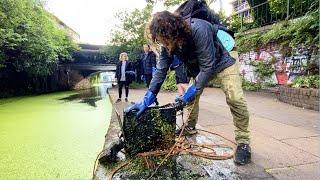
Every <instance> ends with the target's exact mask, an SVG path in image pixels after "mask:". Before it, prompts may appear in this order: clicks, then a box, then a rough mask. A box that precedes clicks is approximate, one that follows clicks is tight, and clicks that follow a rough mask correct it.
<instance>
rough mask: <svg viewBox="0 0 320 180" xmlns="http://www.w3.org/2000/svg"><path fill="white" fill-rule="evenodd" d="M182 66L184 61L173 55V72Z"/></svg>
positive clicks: (171, 66)
mask: <svg viewBox="0 0 320 180" xmlns="http://www.w3.org/2000/svg"><path fill="white" fill-rule="evenodd" d="M181 64H182V61H181V60H180V59H179V58H178V57H177V56H176V55H173V61H172V63H171V65H170V69H171V70H173V69H176V68H177V67H179V66H180V65H181Z"/></svg>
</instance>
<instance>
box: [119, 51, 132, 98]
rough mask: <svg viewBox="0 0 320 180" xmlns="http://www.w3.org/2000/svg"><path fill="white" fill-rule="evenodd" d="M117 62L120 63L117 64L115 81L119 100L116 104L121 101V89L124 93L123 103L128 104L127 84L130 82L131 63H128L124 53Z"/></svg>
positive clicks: (126, 55)
mask: <svg viewBox="0 0 320 180" xmlns="http://www.w3.org/2000/svg"><path fill="white" fill-rule="evenodd" d="M119 60H120V61H119V62H118V64H117V69H116V79H117V81H118V87H119V99H118V100H117V101H116V102H120V101H121V97H122V88H123V87H124V88H125V91H126V98H125V101H126V102H128V95H129V84H130V83H131V82H132V76H134V75H133V73H134V69H133V65H132V63H131V62H129V61H128V54H127V53H126V52H123V53H121V54H120V56H119Z"/></svg>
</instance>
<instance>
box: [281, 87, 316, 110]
mask: <svg viewBox="0 0 320 180" xmlns="http://www.w3.org/2000/svg"><path fill="white" fill-rule="evenodd" d="M278 99H279V100H280V101H282V102H285V103H288V104H292V105H294V106H297V107H302V108H306V109H312V110H316V111H319V89H304V88H290V87H286V86H280V87H279V94H278Z"/></svg>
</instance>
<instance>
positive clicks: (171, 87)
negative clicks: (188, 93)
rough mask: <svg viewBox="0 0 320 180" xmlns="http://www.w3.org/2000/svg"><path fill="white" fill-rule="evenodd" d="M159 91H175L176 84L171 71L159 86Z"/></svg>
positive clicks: (174, 74) (173, 73)
mask: <svg viewBox="0 0 320 180" xmlns="http://www.w3.org/2000/svg"><path fill="white" fill-rule="evenodd" d="M161 90H165V91H177V90H178V88H177V83H176V73H175V71H171V72H170V73H169V74H168V75H167V78H166V80H165V81H164V83H163V84H162V86H161Z"/></svg>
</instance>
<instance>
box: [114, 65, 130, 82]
mask: <svg viewBox="0 0 320 180" xmlns="http://www.w3.org/2000/svg"><path fill="white" fill-rule="evenodd" d="M121 66H122V61H119V62H118V64H117V69H116V79H117V81H118V82H119V81H120V79H121V75H122V73H121ZM125 71H126V72H128V71H134V68H133V65H132V63H131V62H129V61H127V62H126V69H125ZM128 80H129V81H132V80H130V78H128V77H126V81H128Z"/></svg>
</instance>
